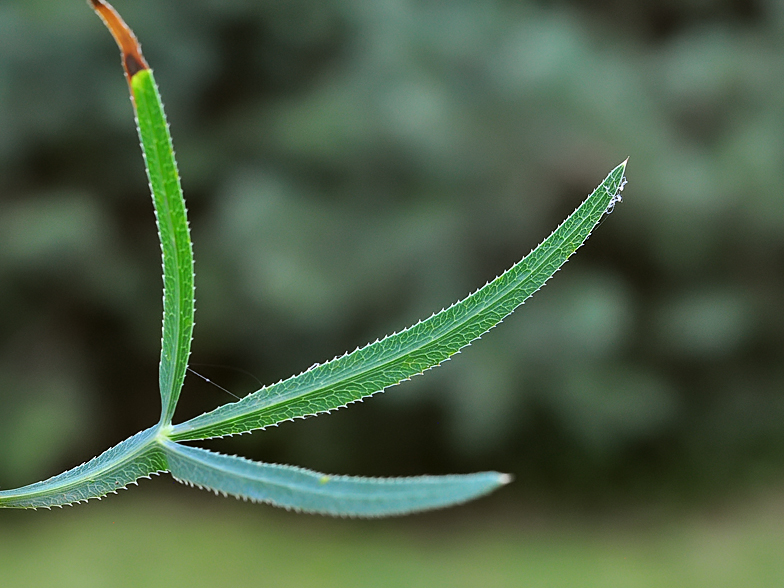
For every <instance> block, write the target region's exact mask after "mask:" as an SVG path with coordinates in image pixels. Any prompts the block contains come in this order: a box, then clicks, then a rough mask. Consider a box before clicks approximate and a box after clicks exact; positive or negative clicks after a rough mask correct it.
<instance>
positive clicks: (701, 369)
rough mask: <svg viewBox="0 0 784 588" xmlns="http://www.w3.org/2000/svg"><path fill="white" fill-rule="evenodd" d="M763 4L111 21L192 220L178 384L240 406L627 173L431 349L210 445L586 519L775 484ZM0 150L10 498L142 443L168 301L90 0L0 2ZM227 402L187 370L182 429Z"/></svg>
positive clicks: (779, 274) (778, 470) (1, 361)
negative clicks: (373, 382)
mask: <svg viewBox="0 0 784 588" xmlns="http://www.w3.org/2000/svg"><path fill="white" fill-rule="evenodd" d="M781 6H782V5H781V4H780V3H777V2H774V1H773V0H756V1H752V0H714V1H711V0H689V1H686V2H684V1H680V2H674V1H668V2H660V1H656V2H654V1H653V0H646V1H643V2H637V3H626V2H620V1H617V0H603V1H599V2H593V1H592V2H588V1H586V0H552V1H548V0H540V1H536V2H535V1H511V0H506V1H500V0H499V1H495V2H478V1H475V0H474V1H468V0H460V1H453V2H449V3H443V2H434V1H425V0H421V1H416V2H415V1H404V0H385V1H380V2H362V1H359V0H320V1H315V0H291V1H289V2H285V3H281V2H272V1H267V0H255V1H254V0H231V1H227V0H191V1H190V2H168V1H167V2H163V1H160V0H156V1H153V0H136V1H134V2H130V1H127V0H125V1H124V0H116V7H117V8H118V10H119V11H120V12H121V13H122V14H123V15H124V17H125V18H126V20H127V21H128V22H129V23H130V24H131V26H133V27H134V29H135V30H136V32H137V34H138V35H139V37H140V39H141V41H142V44H143V46H144V49H145V55H146V56H147V58H148V60H149V61H150V63H151V64H152V65H153V67H154V68H155V70H156V78H157V79H158V82H159V83H160V84H161V86H162V87H161V90H162V94H163V97H164V101H165V103H166V105H167V109H168V114H169V120H170V122H171V125H172V132H173V135H174V141H175V146H176V147H177V153H178V158H179V162H180V170H181V173H182V176H183V184H184V188H185V192H186V198H187V200H188V203H189V207H190V212H191V219H192V227H193V237H194V242H195V255H196V268H197V306H198V309H197V325H196V333H195V344H194V353H193V356H192V360H193V363H194V364H195V365H194V367H195V369H197V370H198V371H200V372H202V373H204V374H205V375H206V376H207V377H209V378H211V379H213V380H215V381H216V382H219V383H220V384H221V385H223V386H225V387H227V388H229V389H230V390H232V391H233V392H235V393H237V394H240V395H241V394H245V393H247V392H250V391H253V390H255V389H256V388H258V384H257V382H256V381H255V380H254V378H253V377H251V376H248V375H246V374H243V373H241V370H245V371H248V372H252V374H253V375H254V376H255V377H256V378H258V379H259V380H261V381H262V382H272V381H275V380H277V379H279V378H281V377H285V376H287V375H289V374H292V373H294V372H298V371H301V370H303V369H305V368H307V367H308V366H309V365H311V364H312V363H314V362H316V361H322V360H325V359H329V358H331V357H333V356H334V355H336V354H339V353H342V352H343V351H345V350H348V349H353V348H354V347H356V346H358V345H361V344H364V343H365V342H367V341H370V340H374V339H375V338H377V337H379V336H382V335H384V334H385V333H386V332H389V331H392V330H396V329H400V328H403V327H405V326H407V325H408V324H410V323H413V322H415V321H416V320H418V319H419V318H424V317H426V316H428V315H429V314H430V313H431V312H433V311H435V310H438V309H440V308H442V307H443V306H445V305H448V304H450V303H451V302H452V301H454V300H456V299H457V298H459V297H461V296H463V295H465V294H466V293H467V292H469V291H472V290H474V289H475V288H477V287H478V286H480V285H482V284H483V283H485V281H487V280H488V279H490V278H492V277H494V276H495V275H497V274H498V273H499V272H501V271H503V270H504V269H505V268H507V267H508V266H510V265H511V264H512V263H513V262H515V261H516V260H517V259H519V258H520V257H521V256H522V255H523V254H524V253H526V252H527V251H528V250H529V249H530V248H531V247H532V246H534V245H535V244H536V243H538V242H539V241H540V240H541V239H542V238H544V237H545V236H546V235H547V234H548V233H549V231H551V230H552V229H553V228H554V227H555V225H556V224H557V223H558V222H559V221H560V220H561V219H562V218H564V217H565V216H566V214H567V213H569V212H571V210H572V209H573V208H574V207H575V206H576V205H577V204H578V203H579V202H580V200H581V199H582V197H584V196H585V195H586V194H587V193H588V192H589V191H590V190H591V189H593V188H594V187H595V186H596V185H597V184H598V183H599V181H600V180H601V179H602V178H603V177H604V175H605V174H606V172H607V171H608V170H609V169H611V168H612V167H613V166H614V165H616V164H617V163H619V162H620V161H621V160H623V159H624V158H625V157H626V156H627V155H628V156H631V160H630V165H629V174H628V176H629V182H630V183H629V186H628V187H627V190H626V192H625V197H626V198H625V201H624V203H623V204H622V205H619V206H618V207H617V209H616V211H615V213H614V214H613V215H612V217H610V218H609V219H607V222H606V223H605V224H603V225H602V226H601V227H600V229H599V230H598V231H597V232H596V234H595V235H594V236H593V238H592V239H591V240H589V242H588V244H587V245H586V247H585V248H584V249H583V250H581V251H580V253H579V255H578V256H577V257H576V258H575V259H574V260H573V261H572V262H571V263H569V264H568V265H567V266H566V268H565V271H563V272H560V273H559V274H558V275H557V276H556V277H555V278H554V279H553V281H552V283H551V284H550V285H548V286H547V287H546V288H545V290H544V292H541V293H539V294H537V296H536V297H535V298H534V299H533V301H531V302H529V303H528V304H527V305H526V308H524V309H522V310H521V311H520V312H518V313H517V314H516V315H515V316H514V317H512V318H511V319H509V320H508V321H507V324H506V325H504V326H503V327H502V328H500V329H497V330H495V331H494V332H493V333H491V334H489V335H488V336H486V337H485V339H484V340H483V341H481V342H479V343H477V344H476V345H474V347H473V348H471V349H470V350H468V351H467V352H466V353H464V354H462V355H461V356H460V357H459V358H457V360H456V361H453V362H448V364H447V365H445V366H444V367H442V368H440V369H438V370H436V371H434V372H430V373H429V374H428V375H427V377H426V378H420V379H415V380H414V381H413V382H411V383H408V384H404V385H403V386H402V387H400V388H399V389H395V390H394V391H391V392H389V393H387V394H385V395H383V396H381V397H378V398H375V399H373V400H371V401H369V402H366V403H364V404H362V405H358V406H354V407H352V408H351V410H347V411H340V412H338V413H337V414H335V415H333V416H330V417H328V418H326V417H322V418H319V419H312V420H309V421H308V422H307V423H301V424H299V425H298V426H297V427H288V426H287V425H284V426H282V427H280V429H276V430H273V431H267V432H264V433H258V434H256V435H253V436H252V437H248V436H246V437H243V438H238V439H234V440H228V441H221V442H219V443H218V442H216V443H215V445H214V447H216V448H220V449H221V450H222V451H231V450H232V444H233V445H234V447H235V448H238V446H239V445H242V448H241V451H242V452H243V453H245V454H246V455H249V456H252V457H256V458H259V459H265V460H276V461H277V460H286V461H294V462H297V463H302V464H303V465H305V466H308V467H313V468H317V469H321V470H329V471H335V472H345V473H352V474H386V475H388V474H416V473H425V472H430V473H443V472H446V471H470V470H474V469H489V468H495V469H499V470H501V471H510V472H513V473H515V474H516V476H517V484H516V485H515V487H516V490H517V491H518V492H523V493H528V494H531V495H540V496H548V497H551V496H556V497H557V496H571V497H576V498H577V499H578V500H595V499H601V500H608V499H613V498H616V497H619V496H624V495H628V494H629V493H630V494H631V495H634V496H640V495H642V496H648V497H650V496H659V495H664V496H670V497H679V498H682V497H687V496H702V495H704V493H706V492H713V491H715V490H716V489H719V490H724V489H726V488H727V487H729V486H732V485H738V484H747V483H752V482H759V481H766V480H770V479H780V478H781V477H782V474H784V425H782V423H784V391H782V384H783V383H784V370H783V369H782V368H781V367H780V366H782V365H784V364H783V363H782V359H784V313H782V306H781V300H782V299H784V198H782V195H781V186H782V185H784V165H783V164H782V155H781V154H782V152H784V133H783V132H782V131H784V107H782V105H781V103H780V96H781V95H782V90H784V69H783V68H782V66H781V64H782V63H784V42H782V38H784V37H782V33H783V32H784V10H782V8H781ZM0 129H1V131H0V284H1V285H0V401H1V402H2V406H3V411H2V413H1V414H0V446H2V447H3V448H4V449H3V452H1V453H2V455H0V486H2V487H8V486H10V485H15V484H21V483H26V482H30V481H33V480H34V479H37V478H39V477H41V476H45V475H49V474H54V473H56V471H58V470H59V469H63V468H65V467H68V466H70V465H74V464H76V463H78V462H80V461H82V460H84V459H85V458H87V457H89V456H91V455H93V454H94V453H96V452H97V451H100V450H102V449H104V448H105V447H107V446H108V445H109V444H112V443H115V442H117V441H119V440H121V439H122V438H124V437H125V436H127V435H130V434H132V433H133V432H135V431H137V430H139V429H141V428H143V427H146V426H148V425H149V424H151V423H152V422H154V421H155V419H156V418H157V415H158V411H159V406H158V404H157V403H158V399H157V398H158V395H157V390H156V387H157V371H156V370H157V362H158V352H159V342H160V324H159V319H160V287H161V284H160V277H159V276H160V274H159V270H158V268H159V267H160V265H159V264H160V261H159V249H158V245H157V242H156V235H155V232H154V228H153V216H152V208H151V204H150V201H149V200H150V199H149V195H148V191H147V185H146V179H145V177H144V171H143V165H142V159H141V156H140V154H139V149H138V141H137V139H136V137H135V130H134V127H133V122H132V112H131V108H130V105H129V104H128V102H127V89H126V87H125V81H124V80H123V77H122V74H121V69H120V65H119V60H118V55H117V51H116V48H115V46H114V45H113V43H112V40H111V38H110V37H109V36H108V35H107V33H106V31H105V30H104V27H103V26H102V25H101V24H100V22H98V20H97V19H96V17H95V16H94V15H93V14H92V12H91V11H90V10H89V9H88V7H86V6H84V4H83V2H78V1H73V0H46V2H44V1H43V0H5V1H4V2H2V3H0ZM202 364H206V365H202ZM238 370H240V371H238ZM228 399H229V398H228V397H227V396H226V395H225V393H224V392H221V391H220V390H218V389H216V388H214V387H209V386H207V385H206V384H204V383H203V382H200V381H199V380H198V379H195V378H189V380H188V381H187V382H186V387H185V390H184V392H183V398H182V402H181V408H180V412H179V413H178V417H176V420H179V418H182V417H185V416H190V415H195V414H197V413H198V412H200V411H202V410H206V409H208V408H212V407H214V406H216V405H217V404H219V403H222V402H224V401H226V400H228ZM548 500H549V498H548Z"/></svg>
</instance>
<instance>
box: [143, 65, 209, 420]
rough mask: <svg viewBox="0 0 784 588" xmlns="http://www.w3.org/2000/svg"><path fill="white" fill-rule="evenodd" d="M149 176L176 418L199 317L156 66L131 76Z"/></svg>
mask: <svg viewBox="0 0 784 588" xmlns="http://www.w3.org/2000/svg"><path fill="white" fill-rule="evenodd" d="M131 91H132V93H133V99H134V104H135V105H136V116H137V125H138V129H139V137H140V138H141V143H142V149H143V151H144V159H145V162H146V167H147V176H148V178H149V180H150V189H151V190H152V196H153V202H154V204H155V216H156V219H157V224H158V235H159V236H160V240H161V250H162V252H163V339H162V347H161V363H160V369H159V375H158V380H159V386H160V391H161V404H162V406H161V420H160V422H161V423H163V424H168V423H170V422H171V418H172V416H173V414H174V409H175V407H176V406H177V400H178V398H179V396H180V390H181V389H182V384H183V381H184V380H185V370H186V368H187V366H188V356H189V355H190V348H191V339H192V336H193V321H194V282H193V281H194V276H193V248H192V246H191V238H190V231H189V229H188V220H187V216H186V210H185V200H184V199H183V196H182V188H181V187H180V178H179V175H178V173H177V163H176V161H175V159H174V148H173V147H172V141H171V136H170V135H169V127H168V125H167V124H166V116H165V114H164V112H163V104H162V103H161V97H160V95H159V93H158V88H157V86H156V85H155V79H154V78H153V75H152V71H150V70H149V69H144V70H141V71H139V72H137V73H136V74H134V76H133V77H132V78H131Z"/></svg>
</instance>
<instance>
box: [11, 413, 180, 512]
mask: <svg viewBox="0 0 784 588" xmlns="http://www.w3.org/2000/svg"><path fill="white" fill-rule="evenodd" d="M157 433H158V428H157V427H151V428H149V429H146V430H144V431H141V432H140V433H137V434H136V435H134V436H133V437H129V438H128V439H126V440H125V441H123V442H121V443H119V444H117V445H115V446H114V447H112V448H110V449H107V450H106V451H104V452H103V453H102V454H101V455H99V456H97V457H94V458H93V459H91V460H90V461H88V462H86V463H83V464H82V465H80V466H77V467H75V468H73V469H70V470H68V471H66V472H63V473H62V474H58V475H57V476H53V477H52V478H49V479H48V480H44V481H42V482H36V483H34V484H30V485H28V486H23V487H21V488H16V489H14V490H2V491H0V508H52V507H53V506H67V505H71V504H74V503H77V502H86V501H88V500H90V499H92V498H102V497H103V496H106V495H107V494H109V493H116V492H117V490H122V489H124V488H126V487H127V486H128V484H134V483H136V481H137V480H138V479H139V478H144V477H149V476H150V475H152V474H157V473H161V472H164V471H166V469H167V465H166V459H165V456H164V453H163V451H162V450H161V448H160V445H159V444H158V442H157V437H156V436H157Z"/></svg>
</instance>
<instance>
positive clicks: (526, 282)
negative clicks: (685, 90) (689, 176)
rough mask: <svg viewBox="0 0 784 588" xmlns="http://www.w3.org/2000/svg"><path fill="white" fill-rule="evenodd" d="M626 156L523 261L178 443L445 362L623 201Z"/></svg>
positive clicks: (351, 395)
mask: <svg viewBox="0 0 784 588" xmlns="http://www.w3.org/2000/svg"><path fill="white" fill-rule="evenodd" d="M625 169H626V161H624V162H623V163H621V164H620V165H619V166H618V167H616V168H615V169H614V170H613V171H612V172H610V174H609V175H608V176H607V178H606V179H605V180H604V181H603V182H602V183H601V184H600V185H599V187H598V188H596V190H594V192H593V193H592V194H591V195H590V196H589V197H588V198H587V199H586V200H585V201H584V202H583V203H582V204H581V205H580V206H579V207H578V208H577V210H575V211H574V212H573V213H572V214H571V216H569V218H567V219H566V220H565V221H564V222H563V223H562V224H561V226H559V227H558V228H557V229H556V230H555V231H554V232H553V234H552V235H550V236H549V237H548V238H547V239H545V240H544V241H543V242H542V243H541V244H540V245H539V246H538V247H537V248H536V249H534V250H533V251H532V252H531V253H529V254H528V255H527V256H526V257H525V258H524V259H523V260H522V261H520V262H519V263H517V264H516V265H514V266H513V267H512V268H511V269H509V270H507V271H506V272H505V273H504V274H502V275H501V276H499V277H497V278H496V279H495V280H493V281H491V282H489V283H488V284H487V285H485V286H484V287H483V288H480V289H479V290H477V291H476V292H474V293H473V294H471V295H470V296H468V297H467V298H465V299H463V300H461V301H460V302H457V303H456V304H454V305H453V306H450V307H449V308H447V309H445V310H442V311H441V312H439V313H437V314H434V315H433V316H431V317H430V318H429V319H427V320H425V321H422V322H420V323H417V324H416V325H414V326H412V327H410V328H408V329H406V330H404V331H402V332H400V333H397V334H394V335H391V336H388V337H386V338H384V339H382V340H381V341H376V342H375V343H372V344H370V345H368V346H366V347H363V348H361V349H357V350H356V351H354V352H353V353H350V354H347V355H344V356H342V357H339V358H336V359H334V360H332V361H330V362H327V363H324V364H321V365H318V366H315V367H313V368H311V369H309V370H307V371H306V372H303V373H301V374H299V375H298V376H294V377H292V378H289V379H287V380H284V381H282V382H278V383H277V384H274V385H272V386H269V387H265V388H262V389H261V390H259V391H257V392H254V393H253V394H250V395H248V396H246V397H245V398H243V399H242V400H240V401H239V402H234V403H231V404H227V405H224V406H221V407H219V408H216V409H215V410H213V411H211V412H208V413H205V414H203V415H201V416H198V417H196V418H193V419H191V420H189V421H187V422H185V423H182V424H179V425H175V426H174V427H173V429H172V431H171V435H170V438H171V439H173V440H175V441H186V440H195V439H206V438H211V437H220V436H224V435H234V434H238V433H244V432H247V431H251V430H253V429H260V428H264V427H267V426H269V425H274V424H276V423H279V422H281V421H285V420H290V419H294V418H297V417H305V416H308V415H314V414H319V413H323V412H328V411H330V410H334V409H336V408H340V407H343V406H345V405H347V404H349V403H352V402H356V401H357V400H360V399H362V398H365V397H367V396H370V395H372V394H375V393H376V392H379V391H381V390H384V389H385V388H387V387H389V386H394V385H395V384H398V383H400V382H402V381H403V380H406V379H408V378H411V377H412V376H415V375H418V374H421V373H422V372H424V371H425V370H427V369H430V368H432V367H435V366H437V365H439V364H440V363H441V362H443V361H444V360H446V359H448V358H449V357H451V356H452V355H454V354H455V353H457V352H458V351H459V350H460V349H462V348H463V347H465V346H467V345H469V344H470V343H471V342H472V341H474V340H475V339H477V338H479V337H480V336H481V335H483V334H484V333H485V332H487V331H488V330H490V329H491V328H493V327H494V326H495V325H497V324H498V323H500V322H501V321H502V320H503V319H504V317H506V316H507V315H509V314H510V313H511V312H512V311H514V309H515V308H517V307H518V306H520V305H521V304H522V303H523V302H525V300H526V299H527V298H528V297H529V296H531V295H532V294H533V293H534V292H536V291H537V290H538V289H539V288H541V287H542V285H543V284H544V283H545V282H546V281H547V280H548V279H549V278H550V277H551V276H552V275H553V274H554V273H555V272H556V271H557V270H558V269H559V268H560V267H561V266H562V265H563V264H564V263H566V260H567V259H569V257H570V256H571V255H572V254H573V253H574V252H575V251H576V250H577V248H578V247H579V246H580V245H582V244H583V243H584V242H585V240H586V239H587V238H588V236H589V235H590V234H591V231H592V230H593V228H594V227H595V226H596V224H597V223H598V222H599V221H600V219H601V218H602V216H603V215H604V214H605V213H607V212H608V211H609V210H612V207H613V206H614V205H615V203H616V202H617V201H619V200H620V191H621V190H622V189H623V185H624V183H625V178H624V171H625Z"/></svg>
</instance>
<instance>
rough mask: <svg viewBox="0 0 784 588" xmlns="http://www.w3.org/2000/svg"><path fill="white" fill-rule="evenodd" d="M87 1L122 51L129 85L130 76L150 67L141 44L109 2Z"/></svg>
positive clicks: (99, 0) (100, 0)
mask: <svg viewBox="0 0 784 588" xmlns="http://www.w3.org/2000/svg"><path fill="white" fill-rule="evenodd" d="M89 1H90V5H91V6H92V7H93V9H94V10H95V12H97V13H98V16H100V17H101V20H102V21H103V22H104V24H105V25H106V27H107V28H108V29H109V31H111V33H112V36H113V37H114V40H115V41H117V46H118V47H119V48H120V51H121V52H122V62H123V67H124V68H125V77H126V78H127V79H128V85H129V86H130V84H131V78H132V77H133V76H134V74H136V73H137V72H140V71H142V70H144V69H150V66H149V65H147V62H146V61H145V60H144V56H143V55H142V46H141V45H140V44H139V41H138V40H137V39H136V35H134V34H133V31H132V30H131V29H130V27H129V26H128V25H127V24H125V21H124V20H123V19H122V17H121V16H120V15H119V14H117V11H116V10H115V9H114V8H113V7H112V5H111V4H109V3H108V2H104V1H103V0H89Z"/></svg>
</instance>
